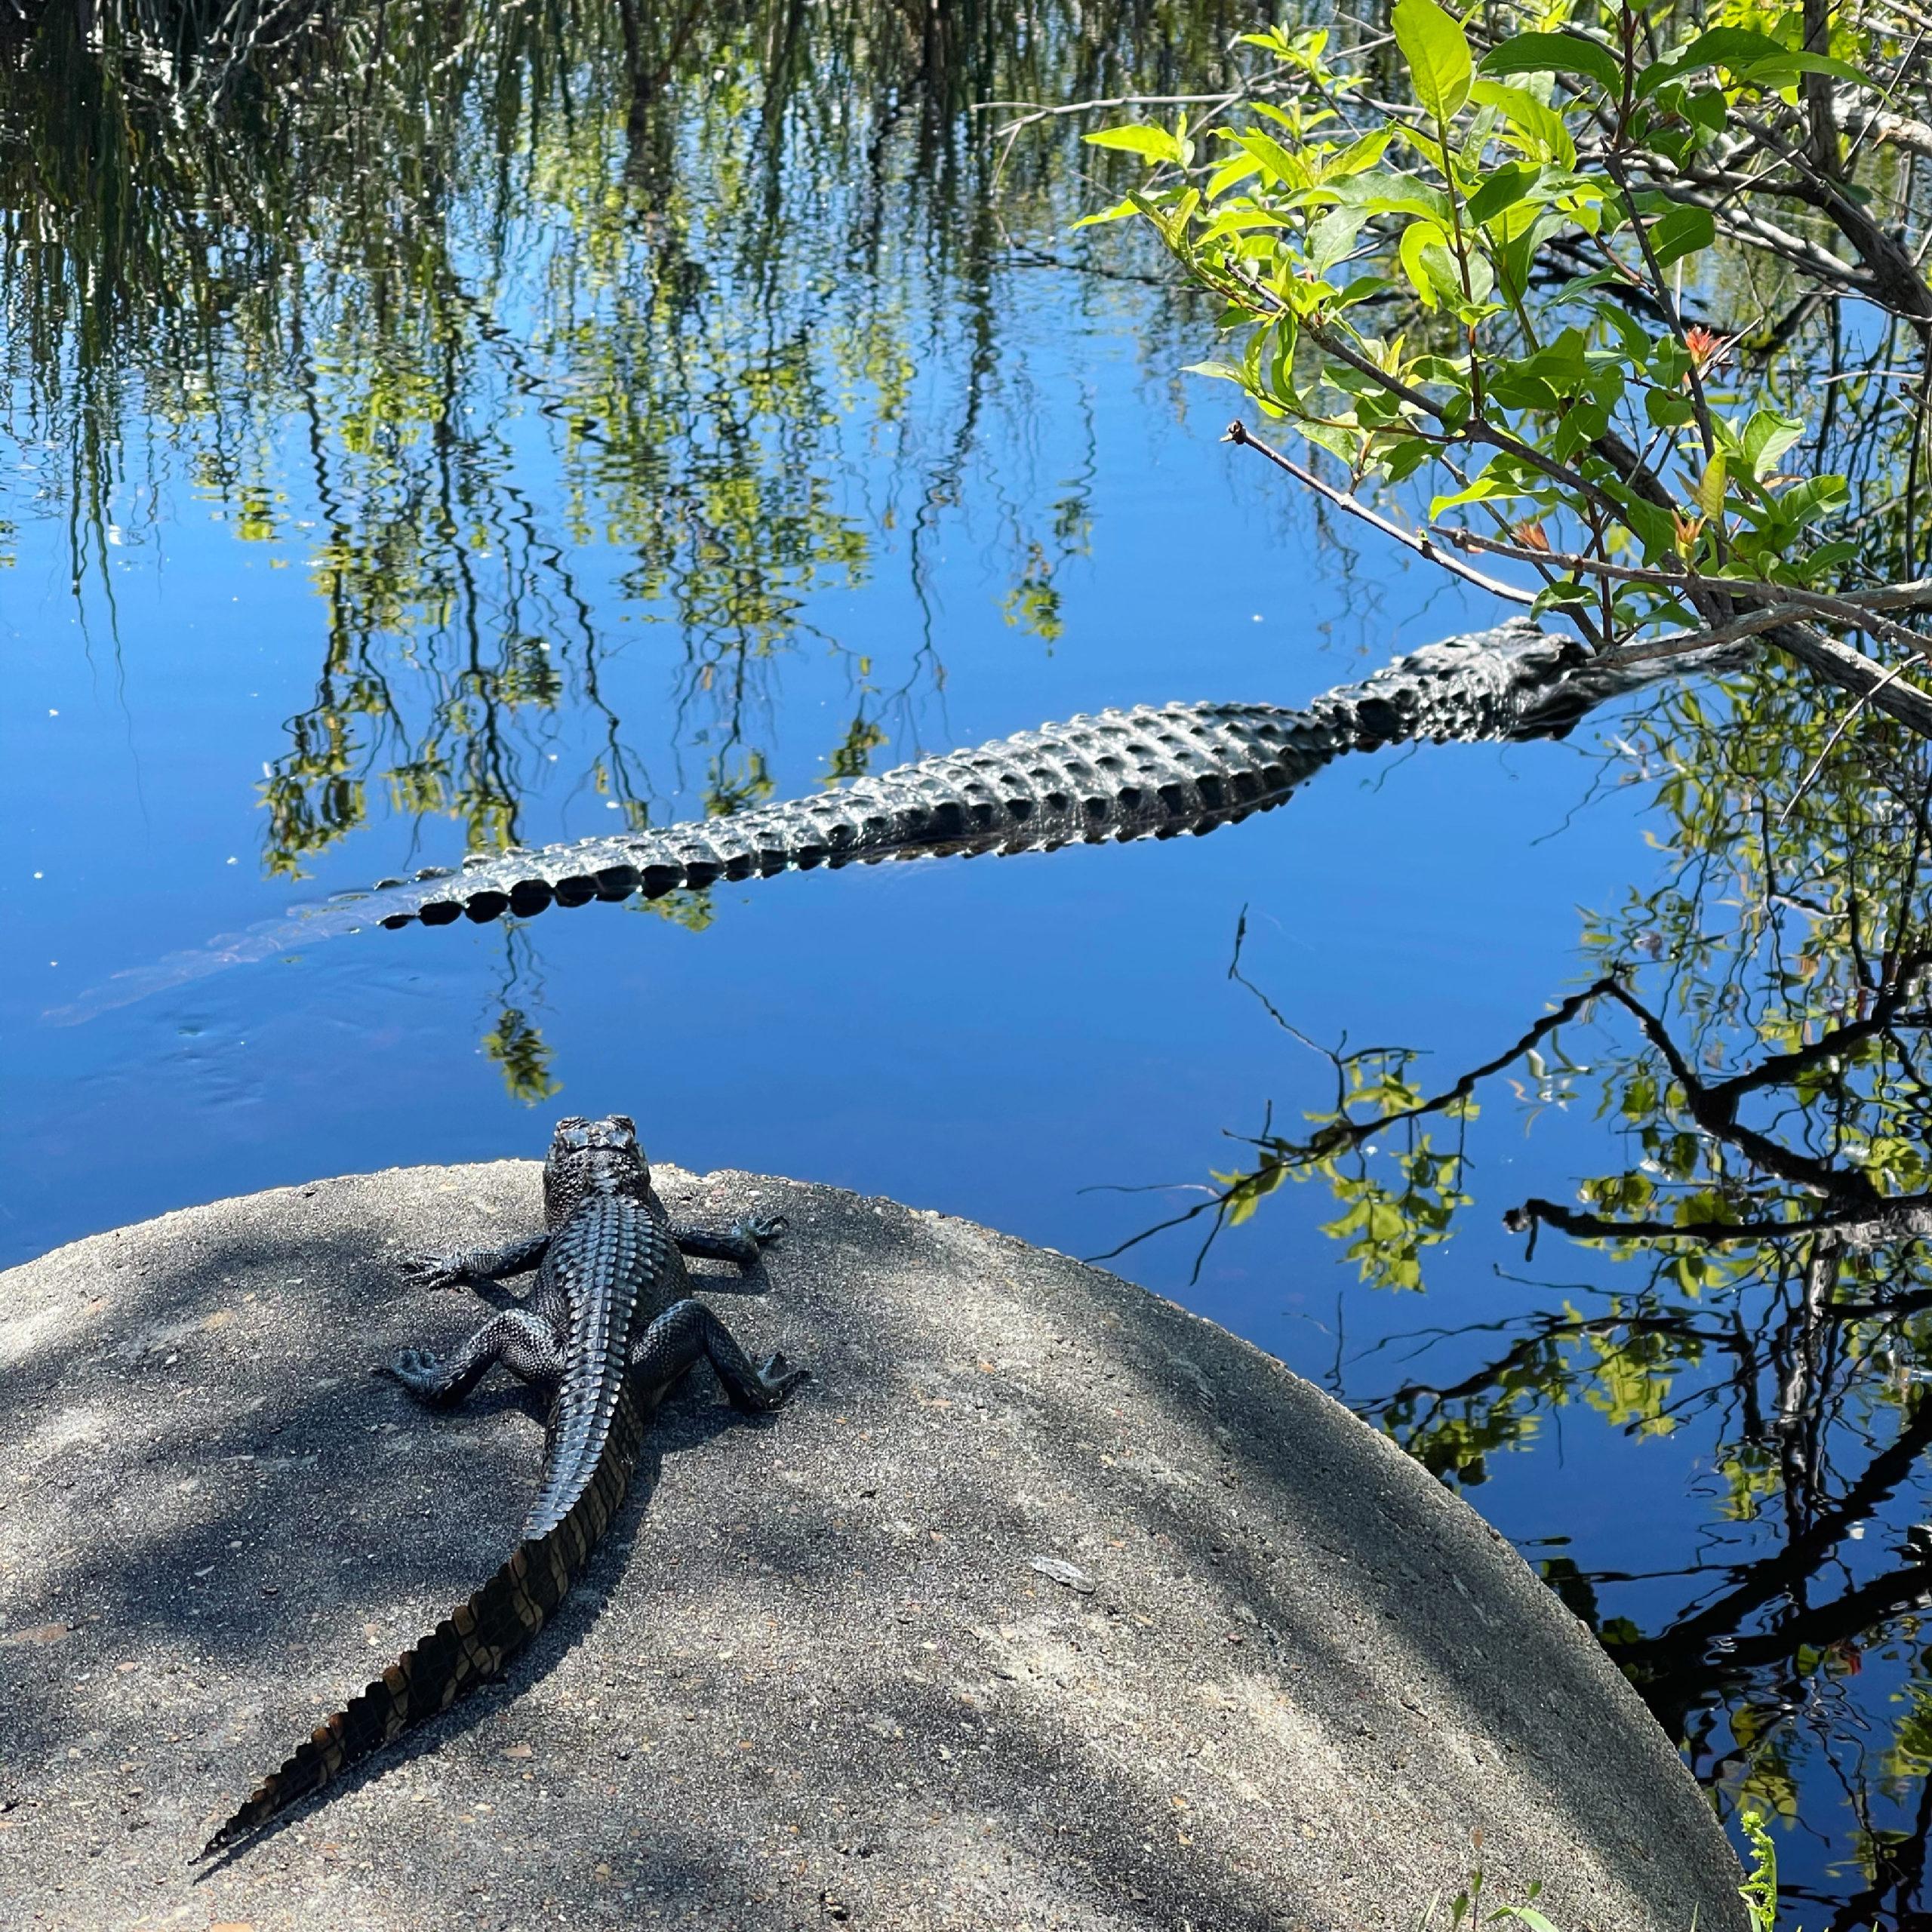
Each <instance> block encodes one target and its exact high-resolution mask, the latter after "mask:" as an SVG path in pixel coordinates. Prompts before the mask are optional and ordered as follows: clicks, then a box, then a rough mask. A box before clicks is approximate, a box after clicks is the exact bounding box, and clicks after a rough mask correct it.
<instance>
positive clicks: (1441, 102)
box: [1389, 0, 1475, 125]
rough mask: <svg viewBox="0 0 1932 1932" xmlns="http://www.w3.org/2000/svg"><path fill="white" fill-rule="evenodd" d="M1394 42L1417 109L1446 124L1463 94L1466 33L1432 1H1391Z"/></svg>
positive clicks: (1469, 72) (1471, 74) (1468, 64)
mask: <svg viewBox="0 0 1932 1932" xmlns="http://www.w3.org/2000/svg"><path fill="white" fill-rule="evenodd" d="M1389 23H1390V25H1391V26H1393V27H1394V29H1395V45H1396V46H1397V47H1398V48H1400V49H1401V55H1402V58H1403V59H1404V60H1405V61H1407V63H1408V68H1409V79H1410V82H1411V85H1413V86H1414V88H1415V94H1416V99H1417V102H1418V103H1420V105H1421V106H1422V107H1423V110H1424V111H1425V112H1427V113H1429V114H1431V115H1434V116H1435V119H1436V120H1437V121H1438V122H1441V123H1442V124H1444V125H1447V123H1448V122H1451V121H1452V120H1453V119H1454V118H1455V116H1456V115H1457V113H1458V112H1460V110H1461V109H1462V106H1463V102H1465V101H1466V100H1468V99H1469V83H1470V82H1471V80H1472V79H1473V78H1475V63H1473V62H1472V60H1471V59H1470V57H1469V36H1468V35H1466V34H1465V33H1464V32H1463V29H1462V27H1461V25H1460V23H1458V21H1457V19H1456V17H1455V16H1454V14H1445V13H1444V11H1442V9H1441V8H1440V7H1438V5H1436V4H1435V0H1395V11H1394V12H1393V14H1392V15H1391V17H1390V22H1389Z"/></svg>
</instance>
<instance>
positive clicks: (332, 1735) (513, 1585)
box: [198, 1388, 646, 1858]
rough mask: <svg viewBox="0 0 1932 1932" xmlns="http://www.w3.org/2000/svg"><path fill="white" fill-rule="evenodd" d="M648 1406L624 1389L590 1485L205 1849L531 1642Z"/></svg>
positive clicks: (628, 1457) (206, 1854) (573, 1572)
mask: <svg viewBox="0 0 1932 1932" xmlns="http://www.w3.org/2000/svg"><path fill="white" fill-rule="evenodd" d="M645 1420H646V1411H645V1409H644V1408H643V1407H641V1406H640V1404H639V1402H638V1398H637V1397H636V1395H635V1394H634V1393H633V1392H632V1391H631V1390H630V1389H628V1388H627V1389H626V1390H625V1391H624V1392H623V1394H622V1395H620V1397H619V1398H618V1401H617V1411H616V1413H615V1414H614V1416H613V1417H612V1419H611V1431H610V1434H609V1435H608V1438H606V1441H605V1445H604V1449H603V1453H602V1454H601V1455H600V1456H599V1457H598V1461H597V1466H596V1469H595V1472H593V1473H592V1476H591V1478H590V1481H589V1483H588V1484H586V1487H585V1489H584V1491H583V1494H582V1495H581V1496H580V1497H578V1498H577V1501H576V1502H575V1503H574V1504H573V1505H572V1506H571V1509H570V1510H569V1511H568V1513H567V1514H566V1515H565V1517H564V1518H563V1519H562V1521H560V1522H559V1523H558V1524H557V1526H556V1527H555V1528H554V1529H552V1530H549V1531H546V1533H545V1534H543V1535H542V1536H539V1537H532V1538H531V1539H530V1540H528V1541H526V1542H525V1543H520V1544H519V1545H518V1546H517V1548H516V1549H515V1552H513V1553H512V1555H511V1556H510V1558H509V1561H507V1562H506V1563H505V1564H503V1567H501V1568H500V1570H498V1571H497V1574H495V1575H494V1577H491V1579H490V1580H489V1581H488V1583H485V1585H484V1586H483V1587H482V1588H481V1589H480V1590H478V1591H477V1592H476V1593H475V1595H473V1596H472V1597H471V1598H470V1599H469V1601H468V1602H466V1603H463V1604H458V1605H457V1607H456V1608H455V1609H454V1610H453V1611H451V1613H450V1614H449V1615H448V1617H445V1618H444V1620H442V1622H441V1623H438V1625H437V1626H436V1627H435V1629H433V1630H432V1631H431V1632H429V1635H426V1637H424V1638H422V1640H421V1641H420V1642H418V1643H417V1644H416V1646H415V1647H414V1648H413V1649H411V1650H408V1651H404V1652H403V1654H402V1655H401V1657H398V1658H397V1659H396V1660H395V1663H392V1664H391V1665H390V1666H389V1669H386V1671H384V1672H383V1674H382V1675H381V1676H380V1677H379V1678H377V1679H376V1680H375V1681H374V1683H372V1684H370V1685H369V1686H368V1688H367V1689H366V1690H364V1691H363V1692H362V1694H361V1695H360V1696H359V1697H353V1698H352V1699H351V1700H349V1703H347V1704H346V1705H345V1706H343V1708H342V1709H340V1710H339V1711H337V1712H336V1713H335V1715H334V1716H333V1717H331V1718H329V1719H328V1721H327V1722H326V1723H324V1724H318V1726H317V1727H315V1730H314V1731H312V1733H311V1734H309V1737H307V1738H306V1740H303V1743H301V1744H300V1745H299V1746H297V1748H296V1749H295V1751H294V1753H293V1754H292V1755H291V1756H290V1757H289V1758H288V1761H286V1762H285V1764H283V1765H282V1767H281V1769H280V1770H276V1771H271V1772H270V1773H269V1775H268V1776H267V1777H265V1778H264V1779H263V1780H262V1782H261V1783H260V1784H259V1785H257V1786H256V1788H255V1789H254V1791H253V1792H251V1794H250V1795H249V1796H248V1800H247V1801H246V1802H245V1803H244V1804H242V1806H241V1807H239V1808H238V1810H236V1811H235V1814H234V1816H233V1817H231V1818H230V1819H229V1820H228V1822H227V1823H226V1824H224V1825H223V1826H222V1827H221V1829H220V1830H219V1831H218V1832H216V1833H215V1835H214V1837H213V1838H210V1839H209V1840H208V1843H207V1844H205V1846H204V1847H202V1850H201V1852H200V1853H199V1854H198V1857H201V1858H211V1857H214V1855H215V1854H217V1852H220V1851H224V1850H226V1849H227V1848H228V1847H229V1846H231V1845H233V1844H238V1843H239V1842H240V1841H242V1839H244V1838H247V1837H248V1835H250V1834H251V1832H254V1831H256V1830H257V1829H260V1827H261V1826H263V1825H265V1824H266V1823H268V1822H269V1820H270V1819H272V1818H273V1817H276V1816H277V1815H278V1814H280V1813H281V1812H283V1811H285V1810H288V1808H289V1807H290V1806H291V1805H292V1804H297V1803H299V1802H300V1801H301V1800H302V1799H303V1798H306V1797H308V1796H309V1795H310V1794H311V1793H312V1792H318V1791H320V1790H321V1789H322V1787H323V1786H325V1785H326V1784H328V1783H331V1781H332V1780H334V1779H335V1778H337V1777H339V1776H340V1774H342V1773H343V1771H344V1770H347V1769H348V1768H349V1767H350V1766H351V1765H352V1764H357V1763H358V1762H360V1761H361V1760H362V1759H363V1758H367V1757H369V1756H370V1755H371V1754H372V1753H374V1752H377V1751H378V1750H380V1749H381V1748H382V1747H383V1746H384V1745H385V1744H386V1743H389V1741H390V1740H392V1738H395V1737H400V1736H401V1734H403V1732H405V1730H408V1729H409V1728H410V1727H411V1726H412V1725H414V1724H420V1723H422V1722H423V1721H425V1720H426V1719H427V1718H432V1717H434V1716H435V1715H437V1714H438V1712H442V1711H446V1710H448V1709H449V1708H450V1706H451V1705H452V1704H454V1703H455V1702H456V1701H457V1699H458V1698H459V1697H463V1696H466V1694H468V1693H469V1692H470V1691H472V1690H475V1688H476V1687H477V1686H478V1684H486V1683H488V1681H490V1680H491V1678H494V1677H497V1676H499V1675H501V1673H502V1672H503V1667H504V1666H505V1665H506V1664H507V1663H509V1662H510V1661H511V1660H512V1658H514V1657H516V1656H517V1655H518V1654H519V1653H520V1652H521V1651H525V1650H526V1649H528V1647H529V1646H530V1644H531V1642H532V1641H533V1640H534V1638H535V1637H536V1636H537V1632H539V1631H540V1630H541V1629H543V1626H544V1625H545V1624H546V1623H549V1620H550V1619H551V1618H552V1617H554V1616H555V1614H556V1613H557V1610H558V1606H559V1605H561V1604H562V1602H563V1601H564V1599H565V1598H566V1597H567V1596H568V1595H570V1593H571V1589H573V1588H574V1586H575V1585H576V1584H577V1582H578V1580H580V1578H581V1577H583V1573H584V1571H586V1569H588V1568H589V1564H590V1558H591V1555H592V1552H593V1551H594V1550H595V1549H596V1548H597V1546H598V1544H599V1543H601V1542H602V1541H603V1540H604V1536H605V1532H606V1531H608V1529H609V1527H610V1526H611V1521H612V1519H613V1518H614V1517H615V1516H616V1515H617V1511H618V1509H619V1508H620V1506H622V1504H623V1500H624V1495H625V1492H626V1491H627V1490H628V1489H629V1487H630V1479H631V1472H632V1469H635V1467H636V1465H637V1457H638V1448H639V1446H640V1445H641V1443H642V1442H643V1440H644V1429H645Z"/></svg>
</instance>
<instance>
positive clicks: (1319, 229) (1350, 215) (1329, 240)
mask: <svg viewBox="0 0 1932 1932" xmlns="http://www.w3.org/2000/svg"><path fill="white" fill-rule="evenodd" d="M1361 224H1362V214H1361V210H1360V209H1358V208H1346V207H1343V208H1331V209H1330V210H1329V211H1328V212H1327V214H1325V215H1324V216H1323V217H1321V220H1319V221H1318V222H1317V223H1315V226H1314V227H1313V228H1312V229H1311V230H1310V231H1309V238H1308V261H1309V267H1311V268H1312V269H1314V271H1315V273H1316V274H1317V275H1326V274H1327V272H1328V271H1329V270H1330V269H1331V268H1333V267H1334V266H1335V264H1336V263H1337V262H1339V261H1340V260H1342V258H1343V257H1344V256H1345V255H1346V254H1348V252H1349V250H1350V249H1351V248H1353V247H1354V246H1355V237H1356V236H1357V235H1359V234H1360V233H1361Z"/></svg>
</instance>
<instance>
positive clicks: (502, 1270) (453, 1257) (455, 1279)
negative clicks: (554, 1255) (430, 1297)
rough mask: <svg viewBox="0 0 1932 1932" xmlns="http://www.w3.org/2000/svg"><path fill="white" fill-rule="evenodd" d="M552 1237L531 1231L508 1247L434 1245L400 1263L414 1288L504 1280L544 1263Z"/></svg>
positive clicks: (403, 1275)
mask: <svg viewBox="0 0 1932 1932" xmlns="http://www.w3.org/2000/svg"><path fill="white" fill-rule="evenodd" d="M549 1250H550V1237H549V1233H548V1232H545V1233H543V1234H538V1235H527V1236H526V1237H525V1238H524V1239H523V1240H521V1241H512V1242H511V1243H510V1244H509V1245H508V1246H507V1247H432V1248H426V1249H424V1250H423V1251H422V1252H421V1253H420V1254H408V1255H405V1256H404V1257H403V1258H402V1260H401V1261H400V1262H399V1263H398V1264H397V1266H398V1269H399V1270H400V1272H401V1275H402V1278H403V1279H404V1280H405V1281H407V1282H408V1284H410V1286H411V1287H414V1288H453V1287H456V1286H457V1284H459V1283H460V1282H465V1281H472V1282H473V1281H507V1280H509V1278H510V1276H511V1275H527V1274H528V1273H529V1272H530V1271H531V1269H533V1268H535V1267H538V1266H541V1265H542V1263H543V1257H544V1256H545V1255H546V1254H548V1253H549Z"/></svg>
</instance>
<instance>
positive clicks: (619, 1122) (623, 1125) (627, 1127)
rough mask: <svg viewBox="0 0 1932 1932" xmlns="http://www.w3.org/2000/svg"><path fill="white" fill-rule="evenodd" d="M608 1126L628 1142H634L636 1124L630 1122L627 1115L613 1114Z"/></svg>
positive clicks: (630, 1119) (632, 1121)
mask: <svg viewBox="0 0 1932 1932" xmlns="http://www.w3.org/2000/svg"><path fill="white" fill-rule="evenodd" d="M609 1124H610V1125H611V1126H612V1127H614V1128H616V1129H617V1131H618V1132H619V1133H620V1134H623V1135H624V1136H625V1137H626V1138H627V1139H629V1140H635V1139H636V1138H637V1122H636V1121H634V1120H632V1118H631V1117H630V1115H629V1114H613V1115H611V1118H610V1121H609Z"/></svg>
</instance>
